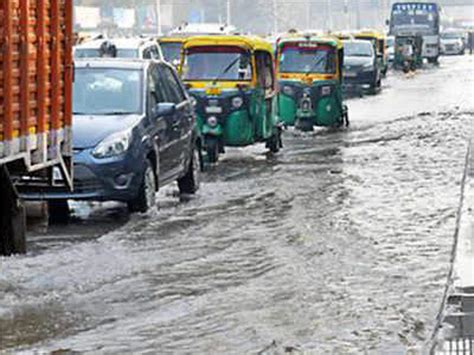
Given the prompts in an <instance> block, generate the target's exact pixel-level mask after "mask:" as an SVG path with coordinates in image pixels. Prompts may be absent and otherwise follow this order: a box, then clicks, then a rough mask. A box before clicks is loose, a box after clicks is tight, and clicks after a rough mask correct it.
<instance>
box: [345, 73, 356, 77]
mask: <svg viewBox="0 0 474 355" xmlns="http://www.w3.org/2000/svg"><path fill="white" fill-rule="evenodd" d="M344 76H345V77H346V78H355V77H356V76H357V74H356V73H344Z"/></svg>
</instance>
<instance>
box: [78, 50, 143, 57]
mask: <svg viewBox="0 0 474 355" xmlns="http://www.w3.org/2000/svg"><path fill="white" fill-rule="evenodd" d="M74 57H75V58H100V57H107V55H103V54H101V52H100V50H99V49H95V48H76V50H75V52H74ZM116 57H117V58H138V50H136V49H127V48H122V49H120V48H117V56H116Z"/></svg>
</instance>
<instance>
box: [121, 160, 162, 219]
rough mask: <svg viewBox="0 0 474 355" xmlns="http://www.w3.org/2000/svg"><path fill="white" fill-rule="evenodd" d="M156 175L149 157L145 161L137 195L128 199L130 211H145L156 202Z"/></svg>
mask: <svg viewBox="0 0 474 355" xmlns="http://www.w3.org/2000/svg"><path fill="white" fill-rule="evenodd" d="M156 187H157V182H156V175H155V172H154V170H153V165H152V163H151V161H150V160H149V159H147V160H146V162H145V171H144V173H143V179H142V183H141V184H140V189H139V190H138V195H137V197H135V198H134V199H133V200H131V201H129V202H128V203H127V204H128V210H129V211H130V212H132V213H133V212H141V213H145V212H147V211H148V210H149V209H150V208H152V207H153V206H155V204H156Z"/></svg>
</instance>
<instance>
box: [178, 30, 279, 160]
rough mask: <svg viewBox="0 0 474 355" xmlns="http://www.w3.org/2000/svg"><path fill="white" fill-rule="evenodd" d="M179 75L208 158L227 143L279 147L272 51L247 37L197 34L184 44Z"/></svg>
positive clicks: (216, 157) (213, 156)
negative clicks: (264, 144) (186, 91)
mask: <svg viewBox="0 0 474 355" xmlns="http://www.w3.org/2000/svg"><path fill="white" fill-rule="evenodd" d="M183 48H184V52H183V53H184V54H183V58H182V62H181V63H182V64H181V75H182V78H183V80H184V82H185V83H186V86H187V88H188V91H189V93H190V94H191V95H192V97H194V99H195V105H196V115H197V120H198V126H199V128H200V130H201V133H202V136H203V140H204V149H205V153H207V160H208V162H210V163H215V162H217V160H218V157H219V154H221V153H224V148H225V146H231V147H243V146H248V145H252V144H254V143H258V142H265V143H266V146H267V148H269V149H270V151H271V152H278V151H279V149H280V148H281V128H280V125H279V122H278V116H277V114H276V80H275V73H274V70H273V63H274V62H273V49H272V46H271V44H270V43H269V42H267V41H265V40H263V39H260V38H256V37H248V36H236V35H235V36H234V35H232V36H198V37H192V38H189V39H188V40H187V41H186V42H185V43H184V46H183Z"/></svg>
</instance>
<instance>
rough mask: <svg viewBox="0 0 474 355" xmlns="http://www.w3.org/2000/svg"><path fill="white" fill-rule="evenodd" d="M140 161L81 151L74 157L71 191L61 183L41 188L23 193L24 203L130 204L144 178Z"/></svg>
mask: <svg viewBox="0 0 474 355" xmlns="http://www.w3.org/2000/svg"><path fill="white" fill-rule="evenodd" d="M137 161H142V159H135V160H133V159H131V158H123V157H122V158H118V157H117V158H109V159H95V158H93V157H92V156H91V155H90V152H86V151H83V152H81V153H79V154H76V155H75V157H74V190H73V191H72V192H71V191H69V190H68V189H67V188H66V186H63V185H62V184H61V182H58V183H57V184H55V185H56V186H52V187H47V188H44V189H41V188H36V189H34V190H31V191H28V192H27V193H24V194H22V197H23V198H24V199H25V200H64V199H68V200H69V199H70V200H90V201H122V202H126V201H130V200H131V199H133V198H134V197H135V196H136V195H137V193H138V189H139V186H140V184H141V181H142V177H143V170H144V167H143V163H137Z"/></svg>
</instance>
